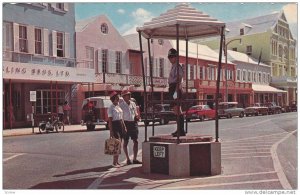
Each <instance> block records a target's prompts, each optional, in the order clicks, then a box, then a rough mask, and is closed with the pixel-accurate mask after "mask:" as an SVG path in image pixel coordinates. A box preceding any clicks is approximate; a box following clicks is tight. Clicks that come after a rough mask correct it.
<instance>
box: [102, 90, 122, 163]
mask: <svg viewBox="0 0 300 195" xmlns="http://www.w3.org/2000/svg"><path fill="white" fill-rule="evenodd" d="M119 99H120V98H119V95H118V93H117V92H115V91H114V92H112V93H111V94H110V100H111V101H112V105H111V106H110V107H109V108H108V110H107V114H108V126H109V130H110V137H114V138H116V139H121V140H122V137H123V134H124V133H125V132H126V131H127V130H126V126H125V124H124V121H123V111H122V109H121V107H120V106H119ZM113 166H114V167H119V166H120V163H119V154H116V155H114V157H113Z"/></svg>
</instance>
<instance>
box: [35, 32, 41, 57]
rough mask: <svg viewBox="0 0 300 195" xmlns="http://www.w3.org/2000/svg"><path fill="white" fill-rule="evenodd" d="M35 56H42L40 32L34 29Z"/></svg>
mask: <svg viewBox="0 0 300 195" xmlns="http://www.w3.org/2000/svg"><path fill="white" fill-rule="evenodd" d="M34 44H35V54H42V30H41V29H39V28H36V29H34Z"/></svg>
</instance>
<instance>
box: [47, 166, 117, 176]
mask: <svg viewBox="0 0 300 195" xmlns="http://www.w3.org/2000/svg"><path fill="white" fill-rule="evenodd" d="M110 168H112V165H108V166H104V167H95V168H90V169H80V170H75V171H70V172H66V173H64V174H59V175H53V177H63V176H68V175H77V174H82V173H89V172H105V171H108V170H109V169H110Z"/></svg>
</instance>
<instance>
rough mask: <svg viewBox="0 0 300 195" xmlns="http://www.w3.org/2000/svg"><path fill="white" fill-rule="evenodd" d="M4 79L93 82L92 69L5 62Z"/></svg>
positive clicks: (93, 72)
mask: <svg viewBox="0 0 300 195" xmlns="http://www.w3.org/2000/svg"><path fill="white" fill-rule="evenodd" d="M2 73H3V78H4V79H24V80H41V81H69V82H94V81H95V71H94V70H93V69H82V68H70V67H58V66H50V65H37V64H30V63H14V62H5V63H4V65H3V68H2Z"/></svg>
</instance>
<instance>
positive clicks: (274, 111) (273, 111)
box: [265, 102, 282, 114]
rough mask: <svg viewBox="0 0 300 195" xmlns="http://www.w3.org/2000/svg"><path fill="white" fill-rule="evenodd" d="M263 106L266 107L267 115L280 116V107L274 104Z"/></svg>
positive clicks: (269, 103)
mask: <svg viewBox="0 0 300 195" xmlns="http://www.w3.org/2000/svg"><path fill="white" fill-rule="evenodd" d="M265 106H266V107H268V113H269V114H280V113H281V112H282V108H281V106H277V105H276V103H275V102H268V103H266V104H265Z"/></svg>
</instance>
